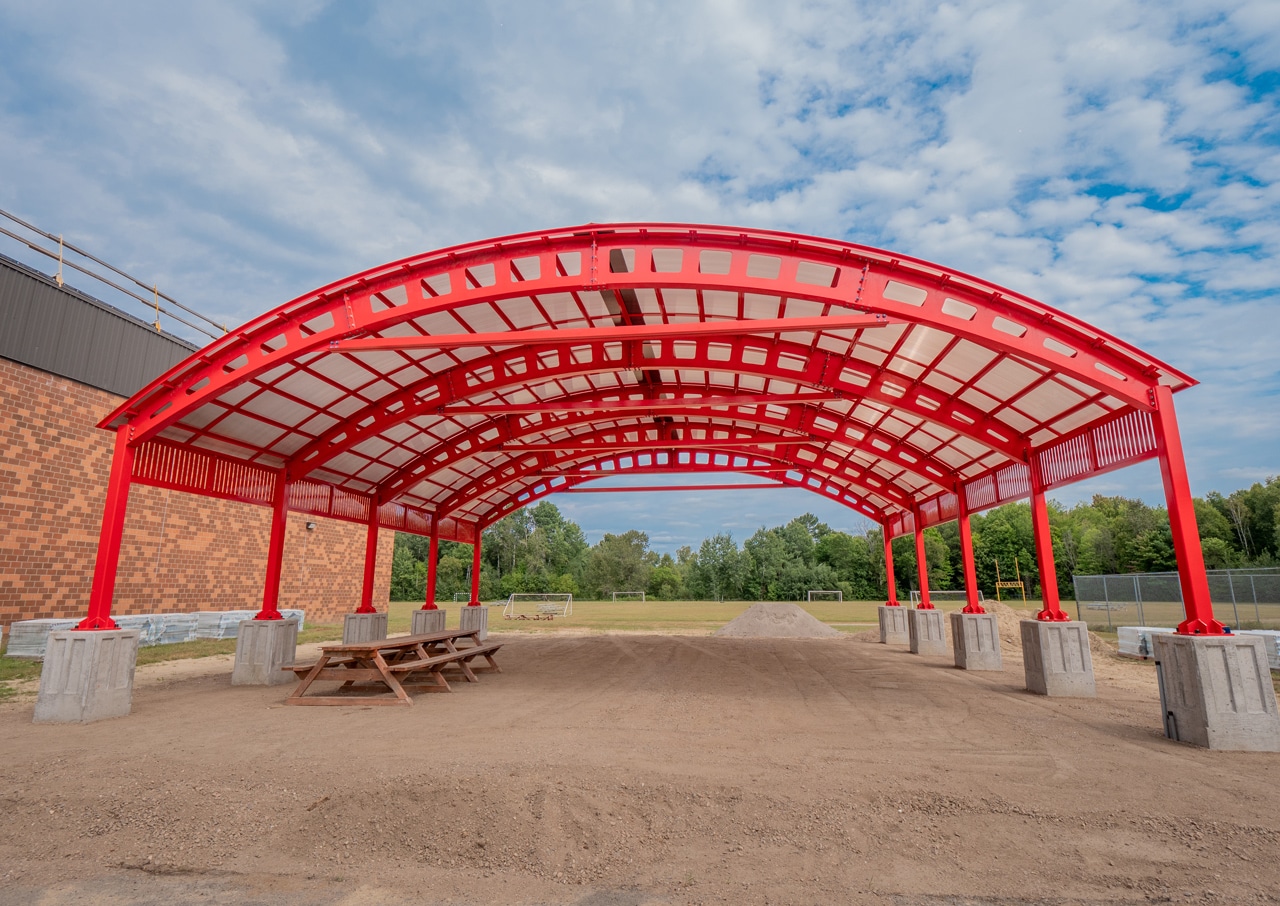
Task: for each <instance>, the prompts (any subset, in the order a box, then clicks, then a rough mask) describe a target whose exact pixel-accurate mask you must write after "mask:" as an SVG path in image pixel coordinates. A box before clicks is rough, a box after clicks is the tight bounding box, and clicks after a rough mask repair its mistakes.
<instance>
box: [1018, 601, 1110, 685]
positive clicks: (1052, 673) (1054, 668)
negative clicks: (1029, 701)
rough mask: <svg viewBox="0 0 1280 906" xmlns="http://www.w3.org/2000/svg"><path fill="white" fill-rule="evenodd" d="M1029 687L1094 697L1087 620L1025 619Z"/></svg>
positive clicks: (1026, 663) (1025, 665)
mask: <svg viewBox="0 0 1280 906" xmlns="http://www.w3.org/2000/svg"><path fill="white" fill-rule="evenodd" d="M1022 662H1023V665H1024V667H1025V669H1026V677H1027V689H1028V690H1030V691H1031V692H1036V693H1039V694H1040V695H1056V696H1063V697H1074V698H1093V697H1094V695H1096V694H1097V689H1096V687H1095V686H1094V682H1093V656H1092V655H1091V654H1090V652H1089V628H1088V626H1087V625H1086V624H1085V623H1081V622H1077V621H1075V620H1072V621H1071V622H1069V623H1048V622H1042V621H1040V620H1023V621H1022Z"/></svg>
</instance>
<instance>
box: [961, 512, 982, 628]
mask: <svg viewBox="0 0 1280 906" xmlns="http://www.w3.org/2000/svg"><path fill="white" fill-rule="evenodd" d="M956 497H958V498H959V500H960V516H959V518H957V519H956V522H957V524H958V525H959V526H960V562H961V564H962V565H963V567H964V599H965V604H964V607H963V608H962V609H961V611H960V612H961V613H986V612H987V609H986V608H985V607H983V606H982V604H980V603H979V602H978V570H977V569H976V567H975V566H974V563H973V529H972V528H971V527H970V526H969V507H968V506H967V505H966V503H965V499H964V489H963V488H962V489H961V490H960V491H959V492H958V493H957V494H956Z"/></svg>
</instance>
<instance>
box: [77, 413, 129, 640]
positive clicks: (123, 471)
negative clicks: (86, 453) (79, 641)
mask: <svg viewBox="0 0 1280 906" xmlns="http://www.w3.org/2000/svg"><path fill="white" fill-rule="evenodd" d="M131 434H132V430H131V429H130V428H129V426H128V425H121V426H120V427H119V428H117V429H116V446H115V450H114V451H113V452H112V454H111V477H110V478H109V479H108V480H107V500H106V504H105V506H104V507H103V509H102V531H101V532H100V533H99V535H98V558H97V560H96V561H95V562H94V564H93V586H92V587H91V588H90V589H89V614H88V616H86V617H85V618H84V619H83V620H81V621H80V623H79V624H78V625H77V626H76V629H118V628H119V627H118V626H117V625H116V621H115V620H113V619H111V602H112V600H113V599H114V598H115V595H116V570H117V568H118V567H119V565H120V541H121V539H122V538H123V537H124V517H125V511H126V510H127V509H128V508H129V484H130V482H131V479H132V478H133V447H131V446H129V437H130V435H131Z"/></svg>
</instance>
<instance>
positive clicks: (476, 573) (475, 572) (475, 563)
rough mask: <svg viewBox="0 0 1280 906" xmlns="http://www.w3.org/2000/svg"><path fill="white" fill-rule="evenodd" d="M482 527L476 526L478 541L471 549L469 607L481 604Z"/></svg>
mask: <svg viewBox="0 0 1280 906" xmlns="http://www.w3.org/2000/svg"><path fill="white" fill-rule="evenodd" d="M480 538H481V532H480V529H479V528H478V527H477V528H476V543H475V545H474V547H473V549H472V551H471V600H470V601H469V602H467V606H468V607H479V606H480Z"/></svg>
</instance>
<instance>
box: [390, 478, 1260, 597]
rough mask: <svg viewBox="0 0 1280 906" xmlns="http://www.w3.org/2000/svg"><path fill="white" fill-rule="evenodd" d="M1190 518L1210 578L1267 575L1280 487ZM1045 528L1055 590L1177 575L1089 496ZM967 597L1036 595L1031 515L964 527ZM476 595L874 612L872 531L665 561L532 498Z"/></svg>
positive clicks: (417, 549) (762, 542)
mask: <svg viewBox="0 0 1280 906" xmlns="http://www.w3.org/2000/svg"><path fill="white" fill-rule="evenodd" d="M1195 512H1196V520H1197V523H1198V525H1199V529H1200V540H1201V545H1202V547H1203V549H1204V556H1205V565H1206V566H1207V567H1208V568H1209V569H1223V568H1233V567H1246V566H1276V565H1280V477H1273V478H1268V479H1267V480H1266V481H1265V482H1259V483H1256V484H1254V485H1253V486H1252V487H1250V488H1248V489H1242V490H1238V491H1235V492H1233V493H1232V494H1231V495H1230V496H1226V497H1224V496H1223V495H1221V494H1219V493H1217V492H1213V493H1210V494H1208V495H1207V496H1205V497H1204V498H1197V499H1196V500H1195ZM1049 524H1050V531H1051V533H1052V536H1053V549H1054V558H1055V560H1056V563H1057V572H1058V590H1059V594H1060V595H1062V596H1063V597H1065V598H1070V597H1072V595H1073V590H1072V584H1071V576H1072V575H1073V574H1077V575H1088V574H1096V573H1126V572H1158V571H1164V570H1174V569H1177V561H1176V559H1175V557H1174V552H1173V538H1172V535H1171V533H1170V530H1169V519H1168V514H1167V512H1166V511H1165V509H1164V507H1151V506H1148V505H1146V504H1145V503H1143V502H1142V501H1140V500H1131V499H1128V498H1125V497H1104V496H1101V495H1098V496H1095V497H1094V498H1093V500H1092V501H1090V502H1089V503H1079V504H1076V505H1075V506H1073V507H1070V508H1064V507H1062V506H1060V505H1059V504H1057V503H1056V502H1054V501H1050V502H1049ZM970 525H971V527H972V530H973V548H974V560H975V567H976V572H977V578H978V587H979V588H980V589H982V592H983V594H984V595H986V596H994V594H995V583H996V581H997V577H999V578H1001V579H1004V580H1006V581H1007V580H1012V579H1014V578H1015V574H1016V575H1018V576H1020V578H1021V580H1022V581H1023V583H1024V585H1025V588H1026V592H1027V596H1028V597H1038V596H1039V595H1040V577H1039V574H1038V570H1037V568H1036V558H1035V542H1034V539H1033V536H1032V532H1031V509H1030V506H1029V505H1028V504H1025V503H1010V504H1006V505H1004V506H1001V507H996V508H995V509H992V510H988V511H987V512H985V513H980V514H975V515H974V516H972V517H971V518H970ZM924 539H925V559H926V561H927V563H928V570H929V587H930V588H931V589H935V590H938V589H960V588H963V587H964V572H963V565H962V563H961V558H960V533H959V527H958V526H957V524H956V523H955V522H950V523H946V524H944V525H940V526H935V527H932V528H928V529H926V530H925V532H924ZM428 550H429V547H428V539H426V538H424V537H421V536H417V535H406V534H398V535H397V536H396V546H395V556H394V559H393V561H392V566H391V597H392V600H397V601H415V600H422V599H423V597H424V594H425V584H426V575H427V555H428ZM481 555H482V566H481V571H480V595H481V598H482V599H483V600H497V599H499V598H505V597H507V596H508V595H510V594H512V593H513V592H561V593H563V592H569V593H572V594H573V595H574V596H575V597H580V598H608V597H609V596H610V595H611V594H612V593H613V592H615V591H616V592H624V591H625V592H635V591H644V592H645V593H646V594H647V596H648V597H650V598H653V599H657V600H671V601H678V600H765V601H796V600H803V599H804V598H805V596H806V593H807V592H808V591H810V590H816V589H831V590H839V591H841V592H843V593H844V597H845V598H846V599H847V600H877V599H883V598H884V597H885V596H886V594H887V586H886V583H885V570H884V547H883V542H882V540H881V534H880V530H879V529H870V530H869V531H867V532H865V533H863V534H851V533H848V532H843V531H839V530H836V529H832V528H831V527H830V526H828V525H827V524H826V523H824V522H821V521H819V520H818V518H817V517H815V516H813V515H812V514H808V513H806V514H805V515H803V516H798V517H796V518H795V519H792V520H791V521H790V522H788V523H786V524H785V525H781V526H775V527H773V528H765V527H761V528H760V529H759V530H757V531H756V532H755V533H754V534H753V535H752V536H751V537H750V538H747V539H746V541H744V542H743V543H742V544H741V545H739V544H738V543H737V542H736V541H735V540H734V539H733V537H732V535H731V534H729V533H718V534H716V535H713V536H712V537H710V538H707V539H705V540H704V541H703V542H702V544H701V545H700V546H699V547H698V549H697V550H694V549H693V548H692V547H690V546H685V547H681V548H680V549H679V550H678V551H676V553H675V555H674V556H673V555H671V554H669V553H663V554H659V553H657V552H656V551H653V550H651V549H650V548H649V536H648V535H647V534H645V533H644V532H641V531H637V530H635V529H632V530H630V531H626V532H623V533H621V534H605V536H604V537H603V538H601V539H600V541H598V542H597V543H596V544H594V545H592V544H588V543H587V540H586V536H585V535H584V534H583V531H582V529H581V527H580V526H578V524H577V523H575V522H573V521H572V520H570V519H566V518H565V516H564V514H562V513H561V512H560V510H559V508H558V507H557V506H556V505H555V504H553V503H551V502H550V501H547V500H544V501H542V502H540V503H538V504H537V505H536V506H534V507H528V508H524V509H521V510H518V511H516V512H515V513H512V514H510V515H508V516H506V517H505V518H503V519H501V520H500V521H498V522H496V523H494V524H493V525H492V526H491V527H490V528H488V529H486V530H485V532H484V538H483V549H482V552H481ZM893 561H894V570H893V572H894V581H895V583H896V587H897V589H898V593H899V594H900V595H902V596H904V597H905V596H906V594H907V593H908V592H910V591H911V590H913V589H916V588H917V587H918V585H919V581H918V579H917V573H916V555H915V542H914V539H913V538H912V537H910V536H907V537H903V538H896V539H894V542H893ZM471 562H472V549H471V546H470V545H466V544H458V543H454V542H450V541H442V542H440V549H439V567H438V572H437V580H436V598H437V600H445V601H448V600H452V599H453V598H454V597H455V595H457V596H469V594H470V589H471V581H470V575H469V574H470V570H471Z"/></svg>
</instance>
